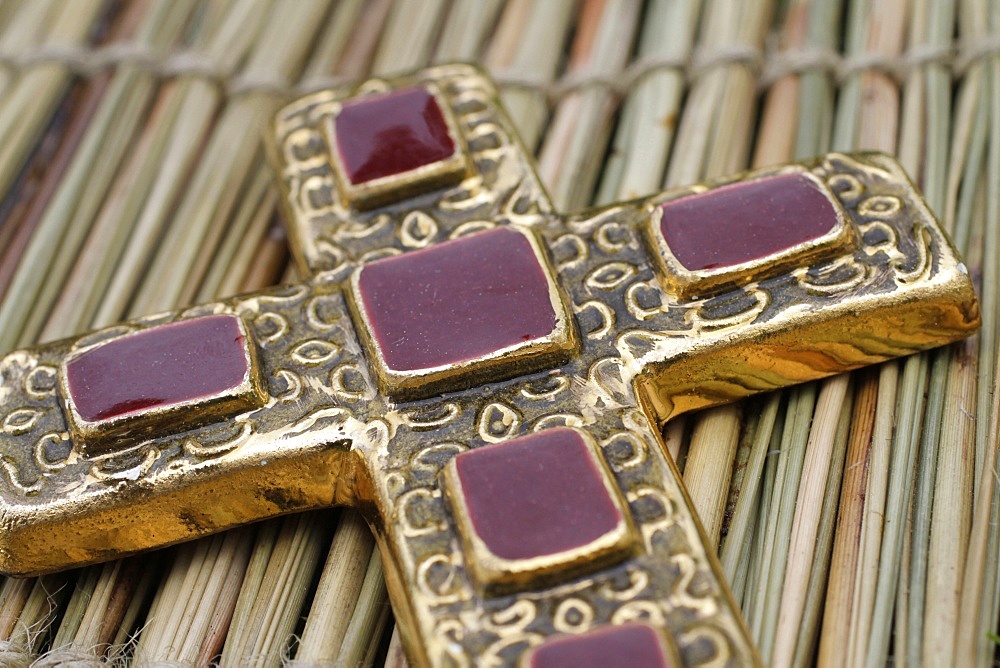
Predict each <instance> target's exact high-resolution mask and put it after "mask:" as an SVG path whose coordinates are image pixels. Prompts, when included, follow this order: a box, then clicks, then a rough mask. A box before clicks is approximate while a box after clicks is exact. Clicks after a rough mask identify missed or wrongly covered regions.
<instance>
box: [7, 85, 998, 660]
mask: <svg viewBox="0 0 1000 668" xmlns="http://www.w3.org/2000/svg"><path fill="white" fill-rule="evenodd" d="M271 139H272V144H273V145H272V147H271V148H272V157H273V158H274V161H275V164H276V165H277V167H278V170H279V178H280V182H281V186H282V191H283V195H284V201H285V204H286V209H287V212H288V223H289V229H290V231H291V237H292V241H293V243H292V248H293V251H294V253H295V256H296V260H297V262H298V265H299V267H300V269H301V272H302V274H303V275H304V276H305V277H306V278H307V279H308V280H307V281H305V282H303V283H301V284H298V285H292V286H289V287H281V288H276V289H272V290H268V291H265V292H262V293H258V294H252V295H244V296H239V297H233V298H230V299H226V300H223V301H220V302H217V303H212V304H205V305H201V306H195V307H191V308H188V309H184V310H182V311H180V312H177V313H168V314H162V315H157V316H152V317H149V318H145V319H142V320H140V321H136V322H132V323H127V324H123V325H119V326H116V327H111V328H109V329H105V330H101V331H98V332H93V333H90V334H86V335H83V336H81V337H77V338H75V339H70V340H65V341H60V342H57V343H53V344H50V345H47V346H44V347H40V348H37V349H33V350H23V351H16V352H12V353H9V354H8V355H6V356H5V357H4V358H2V359H0V381H2V383H0V498H2V501H3V513H2V525H0V567H2V570H3V571H4V572H7V573H13V574H18V575H28V574H36V573H41V572H45V571H52V570H58V569H62V568H68V567H71V566H79V565H83V564H88V563H93V562H97V561H102V560H107V559H111V558H115V557H120V556H122V555H125V554H129V553H133V552H136V551H139V550H145V549H149V548H154V547H158V546H162V545H167V544H170V543H175V542H178V541H182V540H187V539H191V538H194V537H197V536H202V535H205V534H209V533H212V532H216V531H221V530H224V529H227V528H230V527H233V526H236V525H239V524H243V523H246V522H251V521H254V520H258V519H261V518H266V517H272V516H274V515H278V514H281V513H287V512H292V511H297V510H302V509H306V508H315V507H318V506H326V505H330V504H344V505H352V506H355V507H358V508H359V509H361V511H362V512H363V513H365V515H366V517H367V518H368V520H369V522H370V523H371V525H372V528H373V530H374V531H375V534H376V536H377V538H378V542H379V545H380V548H381V550H382V556H383V560H384V562H385V564H386V573H387V581H388V585H389V591H390V594H391V597H392V601H393V607H394V610H395V613H396V617H397V620H398V622H399V625H400V628H401V630H402V632H403V637H404V641H405V644H406V647H407V651H408V654H409V656H410V658H411V660H412V661H414V662H415V663H416V664H419V665H467V664H471V663H477V664H482V665H510V664H516V663H519V665H523V666H526V665H531V666H538V667H542V666H546V665H554V662H558V661H563V662H570V663H572V662H573V661H575V660H576V659H575V658H574V657H577V658H578V657H588V658H589V660H591V661H597V662H600V661H602V660H603V659H601V658H600V657H601V656H602V655H601V654H600V653H601V652H606V653H608V654H607V656H610V657H614V658H616V659H620V660H624V661H626V662H627V663H628V664H629V665H638V663H637V662H638V661H640V660H648V661H650V662H652V663H650V665H671V664H673V665H677V664H680V663H683V664H699V663H705V662H716V661H719V660H723V661H724V662H726V663H729V664H738V665H744V664H749V663H754V662H759V658H758V656H757V654H756V652H755V650H754V649H753V646H752V643H751V641H750V639H749V637H748V634H747V632H746V629H745V628H744V625H743V623H742V621H741V618H740V615H739V612H738V610H737V608H736V606H735V604H734V603H733V600H732V598H731V596H730V594H729V592H728V589H727V587H726V584H725V582H724V580H723V577H722V575H721V573H720V570H719V567H718V564H717V563H716V559H715V557H714V555H713V554H712V553H711V551H710V550H709V549H708V548H706V545H705V541H704V538H703V533H702V529H701V527H700V525H699V522H698V519H697V517H696V515H695V513H694V511H693V510H692V508H691V505H690V502H689V500H688V498H687V496H686V495H685V492H684V489H683V486H682V484H681V482H680V480H681V479H680V476H679V475H678V473H677V470H676V468H675V467H674V464H673V462H672V461H671V459H670V457H669V455H668V454H667V453H666V450H665V449H664V445H663V442H662V440H661V437H660V429H661V427H662V425H663V423H664V422H666V421H667V420H668V419H670V418H671V417H673V416H675V415H677V414H679V413H682V412H685V411H690V410H694V409H699V408H703V407H706V406H711V405H715V404H719V403H722V402H727V401H732V400H735V399H738V398H740V397H744V396H747V395H750V394H753V393H755V392H762V391H768V390H772V389H775V388H779V387H783V386H786V385H789V384H793V383H799V382H803V381H807V380H811V379H816V378H821V377H824V376H828V375H831V374H835V373H839V372H843V371H846V370H849V369H853V368H856V367H858V366H861V365H865V364H871V363H875V362H878V361H881V360H885V359H888V358H890V357H895V356H898V355H904V354H908V353H911V352H914V351H917V350H922V349H925V348H929V347H932V346H937V345H942V344H944V343H947V342H950V341H954V340H957V339H959V338H961V337H964V336H966V335H968V334H969V333H971V332H972V331H973V330H974V329H975V328H976V326H977V325H978V322H979V315H978V309H977V305H976V302H975V297H974V294H973V290H972V286H971V283H970V281H969V278H968V276H967V274H966V271H965V268H964V267H963V265H962V264H961V263H960V261H959V260H958V258H957V257H956V254H955V251H954V250H953V249H952V247H951V246H950V244H949V242H948V241H947V239H946V238H945V236H944V235H943V234H942V232H941V230H940V228H939V227H938V225H937V223H936V222H935V220H934V218H933V216H932V215H931V213H930V212H929V211H928V209H927V207H926V206H925V205H924V204H923V202H922V201H921V199H920V197H919V196H918V195H917V193H916V192H915V191H914V188H913V187H912V185H911V184H910V183H909V181H908V180H907V178H906V176H905V175H904V174H903V173H902V171H901V169H900V168H899V166H898V165H897V164H896V163H895V162H894V161H893V160H892V159H890V158H888V157H886V156H882V155H877V154H864V155H850V156H849V155H837V154H832V155H828V156H826V157H823V158H820V159H817V160H814V161H810V162H806V163H801V164H796V165H789V166H784V167H780V168H774V169H767V170H763V171H759V172H755V173H753V174H749V175H742V176H740V177H736V178H733V179H729V180H728V181H725V182H717V183H713V184H709V185H699V186H692V187H689V188H685V189H682V190H677V191H672V192H668V193H663V194H660V195H656V196H653V197H650V198H646V199H641V200H637V201H633V202H626V203H622V204H616V205H613V206H611V207H608V208H604V209H600V210H595V211H590V212H587V213H584V214H581V215H575V216H569V217H567V216H562V215H559V214H557V213H556V212H555V211H554V210H553V207H552V205H551V204H550V202H549V200H548V198H547V196H546V194H545V192H544V190H543V188H542V186H541V184H540V183H539V181H538V178H537V177H536V176H535V174H534V172H533V170H532V164H531V160H530V158H529V156H528V155H527V154H526V152H525V151H524V150H523V149H522V148H521V147H520V146H519V144H518V140H517V138H516V135H515V133H514V131H513V129H512V127H511V124H510V122H509V121H508V120H507V118H506V116H505V115H504V113H503V111H502V110H501V109H500V107H499V105H498V103H497V93H496V91H495V89H494V87H493V85H492V83H491V82H490V81H489V80H488V79H487V78H486V77H485V76H484V75H483V74H481V73H480V72H478V71H477V70H475V69H473V68H470V67H467V66H457V65H453V66H441V67H435V68H432V69H429V70H425V71H422V72H418V73H415V74H413V75H410V76H407V77H403V78H400V79H394V80H390V81H386V80H372V81H368V82H365V83H363V84H361V85H359V86H357V87H354V88H351V89H340V90H333V91H324V92H320V93H316V94H313V95H310V96H308V97H305V98H303V99H301V100H298V101H296V102H294V103H292V104H291V105H290V106H288V107H287V108H285V109H284V110H283V111H282V112H281V113H280V114H279V115H278V117H277V119H276V121H275V124H274V128H273V137H272V138H271Z"/></svg>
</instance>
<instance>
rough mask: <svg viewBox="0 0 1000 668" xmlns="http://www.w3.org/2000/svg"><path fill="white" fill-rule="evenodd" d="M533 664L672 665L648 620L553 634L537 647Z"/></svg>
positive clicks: (544, 667) (540, 667)
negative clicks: (572, 633) (647, 623)
mask: <svg viewBox="0 0 1000 668" xmlns="http://www.w3.org/2000/svg"><path fill="white" fill-rule="evenodd" d="M528 665H529V666H530V668H581V667H582V666H601V668H669V667H670V666H672V665H673V662H672V661H670V659H669V658H668V657H667V655H666V653H665V652H664V648H663V641H662V640H661V639H660V635H659V634H658V633H657V632H656V631H655V630H654V629H652V628H650V627H649V626H646V625H645V624H623V625H621V626H602V627H598V628H597V629H595V630H593V631H589V632H587V633H582V634H580V635H573V636H560V637H557V638H553V639H552V640H549V641H547V642H545V643H543V644H541V645H539V646H538V647H537V648H535V649H534V651H533V652H532V654H531V660H530V661H529V662H528Z"/></svg>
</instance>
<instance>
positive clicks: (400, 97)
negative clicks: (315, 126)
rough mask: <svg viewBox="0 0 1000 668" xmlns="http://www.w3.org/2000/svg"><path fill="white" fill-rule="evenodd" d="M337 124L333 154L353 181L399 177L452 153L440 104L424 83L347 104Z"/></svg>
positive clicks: (338, 117)
mask: <svg viewBox="0 0 1000 668" xmlns="http://www.w3.org/2000/svg"><path fill="white" fill-rule="evenodd" d="M335 128H336V138H337V153H338V155H339V157H340V160H341V163H342V165H343V167H344V171H345V174H346V175H347V178H348V179H349V180H350V182H351V183H353V184H355V185H358V184H361V183H366V182H368V181H374V180H376V179H383V178H386V177H390V176H398V175H400V174H403V173H405V172H409V171H412V170H414V169H417V168H420V167H424V166H426V165H431V164H433V163H435V162H439V161H441V160H445V159H447V158H449V157H451V155H452V154H454V153H455V142H454V140H453V139H452V138H451V135H450V134H449V131H448V124H447V123H446V122H445V118H444V114H443V113H442V112H441V107H440V106H439V105H438V103H437V100H435V98H434V96H433V95H432V94H431V93H430V91H428V90H427V89H426V88H424V87H422V86H417V87H413V88H404V89H400V90H396V91H392V92H391V93H383V94H380V95H370V96H367V97H362V98H358V99H356V100H351V101H349V102H345V103H344V105H343V107H342V108H341V110H340V112H339V113H338V114H337V118H336V122H335Z"/></svg>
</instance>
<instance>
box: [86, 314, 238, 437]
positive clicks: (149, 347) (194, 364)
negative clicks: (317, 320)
mask: <svg viewBox="0 0 1000 668" xmlns="http://www.w3.org/2000/svg"><path fill="white" fill-rule="evenodd" d="M247 365H248V355H247V342H246V340H245V338H244V336H243V334H242V332H241V330H240V325H239V319H238V318H237V317H236V316H234V315H211V316H205V317H202V318H194V319H192V320H184V321H180V322H174V323H170V324H167V325H161V326H159V327H153V328H150V329H147V330H144V331H141V332H138V333H136V334H130V335H127V336H123V337H121V338H119V339H114V340H112V341H109V342H108V343H105V344H104V345H101V346H98V347H96V348H93V349H91V350H88V351H87V352H85V353H83V354H82V355H80V356H79V357H76V358H74V359H73V360H71V361H70V362H68V363H67V364H66V381H67V384H68V386H69V395H70V397H71V398H72V400H73V404H74V405H75V406H76V410H77V412H78V413H79V414H80V416H81V417H82V418H83V419H84V420H87V421H88V422H94V421H98V420H106V419H108V418H114V417H120V416H122V415H127V414H129V413H136V412H140V411H142V410H143V409H147V408H152V407H165V406H170V405H172V404H177V403H180V402H184V401H190V400H196V399H198V398H200V397H207V396H211V395H214V394H217V393H219V392H222V391H224V390H228V389H231V388H234V387H237V386H239V385H240V383H242V382H243V379H244V376H245V375H246V373H247Z"/></svg>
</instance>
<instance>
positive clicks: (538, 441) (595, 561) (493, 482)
mask: <svg viewBox="0 0 1000 668" xmlns="http://www.w3.org/2000/svg"><path fill="white" fill-rule="evenodd" d="M446 492H447V495H448V498H449V499H450V501H451V503H452V508H453V510H454V512H455V517H456V520H457V523H458V527H459V531H460V534H461V535H462V538H463V542H464V543H465V545H466V555H467V558H468V566H469V568H470V570H471V571H472V573H473V574H474V575H475V576H476V579H477V580H479V581H480V583H481V584H482V585H483V586H484V587H485V588H486V589H487V590H505V589H509V588H511V587H513V588H517V587H518V586H520V585H524V584H525V583H536V582H538V581H545V580H552V579H561V578H565V577H570V576H573V575H576V574H579V573H581V572H586V571H592V570H597V569H598V568H601V567H603V566H606V565H607V564H608V563H610V562H612V561H615V560H617V559H621V558H624V557H625V556H627V554H628V553H629V550H630V549H631V548H632V546H633V536H632V529H631V522H630V520H629V519H628V516H627V514H626V510H625V504H624V502H623V501H622V498H621V495H620V493H619V492H618V490H617V487H616V486H615V484H614V482H613V481H612V479H611V476H610V474H609V472H608V470H607V468H606V466H605V464H604V463H603V461H602V460H601V459H600V456H599V455H598V454H597V451H596V448H595V446H594V445H593V443H592V442H591V441H590V439H589V438H588V437H585V436H584V434H583V433H582V432H580V431H578V430H576V429H571V428H567V427H560V428H555V429H547V430H543V431H540V432H538V433H535V434H530V435H527V436H522V437H520V438H516V439H513V440H510V441H504V442H502V443H496V444H492V445H488V446H485V447H482V448H477V449H475V450H471V451H468V452H464V453H462V454H460V455H458V456H457V457H455V459H454V460H453V462H452V463H451V464H450V465H449V469H448V471H447V473H446Z"/></svg>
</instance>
